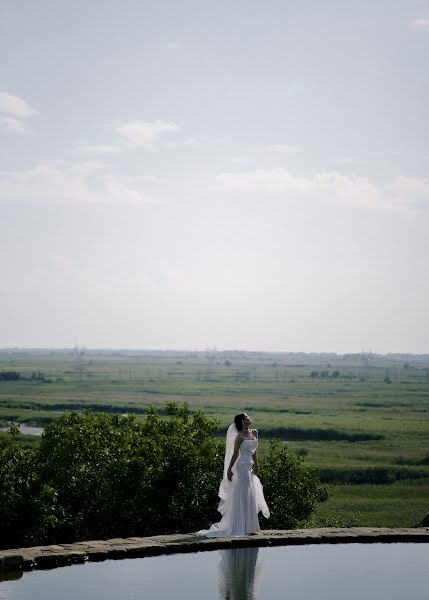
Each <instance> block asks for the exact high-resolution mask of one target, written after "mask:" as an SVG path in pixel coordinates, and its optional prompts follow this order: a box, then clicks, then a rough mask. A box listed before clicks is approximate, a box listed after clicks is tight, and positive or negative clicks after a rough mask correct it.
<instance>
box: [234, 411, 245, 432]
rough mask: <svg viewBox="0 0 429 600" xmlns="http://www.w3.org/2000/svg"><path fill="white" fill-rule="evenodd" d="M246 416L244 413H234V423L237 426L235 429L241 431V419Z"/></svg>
mask: <svg viewBox="0 0 429 600" xmlns="http://www.w3.org/2000/svg"><path fill="white" fill-rule="evenodd" d="M245 418H246V415H245V413H240V414H239V415H235V417H234V423H235V426H236V427H237V431H241V430H242V429H243V421H244V419H245Z"/></svg>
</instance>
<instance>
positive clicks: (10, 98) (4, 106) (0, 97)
mask: <svg viewBox="0 0 429 600" xmlns="http://www.w3.org/2000/svg"><path fill="white" fill-rule="evenodd" d="M37 114H38V113H37V110H35V109H34V108H32V107H31V106H29V104H27V102H26V101H25V100H24V99H23V98H19V96H14V95H13V94H8V93H6V92H0V125H2V126H3V128H4V129H7V130H8V131H12V132H13V133H17V134H18V135H27V134H29V133H30V129H29V128H28V127H27V125H25V123H24V122H23V121H24V120H25V119H28V118H29V117H32V116H34V115H37Z"/></svg>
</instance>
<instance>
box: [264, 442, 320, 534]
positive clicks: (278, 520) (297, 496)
mask: <svg viewBox="0 0 429 600" xmlns="http://www.w3.org/2000/svg"><path fill="white" fill-rule="evenodd" d="M261 479H262V483H263V485H264V494H265V499H266V501H267V504H268V506H269V508H270V511H271V517H270V521H269V525H270V529H294V528H296V527H298V526H300V525H302V524H304V523H305V521H306V520H307V519H308V518H309V517H310V515H311V514H312V513H313V512H314V511H315V510H316V507H317V503H319V502H325V501H326V500H327V499H328V497H329V491H328V487H327V486H326V485H323V484H321V483H320V480H319V478H318V476H317V471H316V469H312V468H309V467H307V466H305V465H303V462H302V459H301V458H300V457H297V456H294V455H293V454H292V453H290V452H289V450H288V449H287V446H286V445H285V444H284V443H283V442H281V441H280V440H270V444H269V449H268V453H267V455H266V456H265V458H264V461H263V463H262V467H261Z"/></svg>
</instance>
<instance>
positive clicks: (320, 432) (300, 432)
mask: <svg viewBox="0 0 429 600" xmlns="http://www.w3.org/2000/svg"><path fill="white" fill-rule="evenodd" d="M263 436H264V437H265V438H279V439H281V440H283V441H289V442H292V441H293V442H295V441H305V440H307V441H308V440H324V441H331V440H336V441H338V440H345V441H349V442H367V441H370V440H382V439H384V436H383V435H381V434H380V433H365V432H348V431H339V430H338V429H333V428H330V429H320V428H307V429H305V428H300V427H272V428H270V429H266V430H264V432H263Z"/></svg>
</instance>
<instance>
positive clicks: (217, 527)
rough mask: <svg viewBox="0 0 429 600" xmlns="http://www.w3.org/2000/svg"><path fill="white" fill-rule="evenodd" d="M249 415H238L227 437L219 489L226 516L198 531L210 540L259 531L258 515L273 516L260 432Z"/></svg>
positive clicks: (220, 510) (221, 507)
mask: <svg viewBox="0 0 429 600" xmlns="http://www.w3.org/2000/svg"><path fill="white" fill-rule="evenodd" d="M251 424H252V419H251V418H250V417H249V415H247V414H246V413H241V414H239V415H236V417H235V418H234V423H231V425H230V426H229V428H228V431H227V434H226V452H225V461H224V472H223V479H222V481H221V483H220V486H219V497H220V503H219V507H218V510H219V512H220V513H221V515H222V519H221V520H220V521H219V523H214V524H213V525H212V526H211V527H210V529H202V530H201V531H197V535H204V536H206V537H237V536H243V535H250V534H253V533H256V532H257V531H259V529H260V527H259V521H258V513H259V512H262V514H263V515H264V517H266V518H268V517H269V516H270V511H269V509H268V506H267V503H266V502H265V498H264V492H263V488H262V484H261V482H260V480H259V477H258V476H257V472H258V457H257V454H256V450H257V447H258V431H257V430H256V429H250V425H251Z"/></svg>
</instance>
